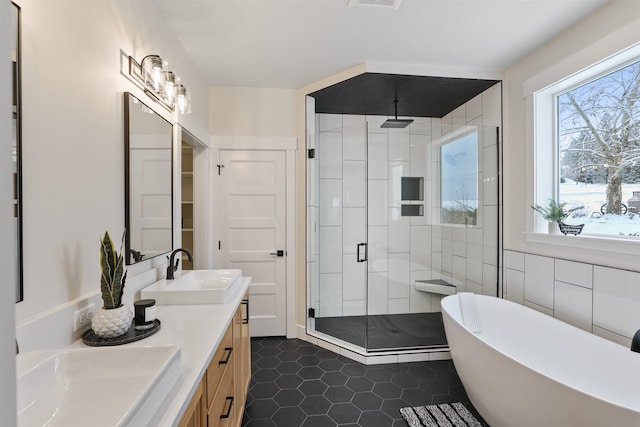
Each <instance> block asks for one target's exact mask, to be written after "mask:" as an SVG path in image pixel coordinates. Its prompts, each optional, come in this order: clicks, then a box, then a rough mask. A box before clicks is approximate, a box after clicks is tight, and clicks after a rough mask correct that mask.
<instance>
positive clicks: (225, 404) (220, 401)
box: [207, 359, 237, 427]
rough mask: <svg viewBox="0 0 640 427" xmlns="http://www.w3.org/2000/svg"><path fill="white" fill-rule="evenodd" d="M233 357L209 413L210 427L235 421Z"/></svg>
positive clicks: (227, 424)
mask: <svg viewBox="0 0 640 427" xmlns="http://www.w3.org/2000/svg"><path fill="white" fill-rule="evenodd" d="M233 363H234V361H233V359H231V360H230V361H229V364H228V365H229V366H228V367H227V369H225V370H224V373H223V375H222V379H221V380H220V386H219V387H218V391H217V392H216V394H215V396H214V398H213V404H212V405H211V409H209V413H208V415H207V420H208V426H209V427H218V426H219V427H224V426H230V425H233V423H234V418H235V411H234V410H235V405H236V404H237V402H235V401H234V400H235V398H234V395H233Z"/></svg>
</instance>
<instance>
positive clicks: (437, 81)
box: [309, 73, 499, 118]
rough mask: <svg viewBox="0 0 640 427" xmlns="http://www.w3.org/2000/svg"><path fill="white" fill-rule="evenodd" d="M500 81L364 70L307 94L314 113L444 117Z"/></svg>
mask: <svg viewBox="0 0 640 427" xmlns="http://www.w3.org/2000/svg"><path fill="white" fill-rule="evenodd" d="M498 82H499V80H480V79H462V78H453V77H427V76H408V75H400V74H381V73H364V74H361V75H359V76H356V77H352V78H350V79H348V80H345V81H343V82H340V83H337V84H335V85H333V86H329V87H327V88H324V89H321V90H318V91H316V92H313V93H310V94H309V96H312V97H314V98H315V100H316V113H328V114H368V115H381V116H393V115H394V114H395V112H394V105H393V100H394V99H395V98H396V96H397V98H398V101H399V102H398V116H415V117H439V118H441V117H443V116H444V115H446V114H447V113H449V112H451V111H453V110H455V109H456V108H457V107H459V106H461V105H462V104H464V103H465V102H467V101H469V100H470V99H472V98H473V97H475V96H477V95H479V94H480V93H482V92H484V91H485V90H487V89H488V88H490V87H491V86H493V85H494V84H496V83H498Z"/></svg>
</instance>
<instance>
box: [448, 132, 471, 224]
mask: <svg viewBox="0 0 640 427" xmlns="http://www.w3.org/2000/svg"><path fill="white" fill-rule="evenodd" d="M477 221H478V132H477V131H472V132H469V133H467V134H465V135H463V136H462V137H458V138H456V139H455V140H453V141H451V142H449V143H445V144H442V145H441V146H440V222H441V223H442V224H464V225H477Z"/></svg>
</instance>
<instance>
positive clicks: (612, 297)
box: [593, 266, 640, 338]
mask: <svg viewBox="0 0 640 427" xmlns="http://www.w3.org/2000/svg"><path fill="white" fill-rule="evenodd" d="M638 283H640V273H636V272H633V271H625V270H618V269H614V268H609V267H600V266H594V269H593V325H594V326H598V327H600V328H603V329H607V330H609V331H612V332H615V333H616V334H619V335H623V336H625V337H629V338H631V337H632V336H633V334H634V333H635V332H636V330H637V329H638V328H639V327H640V286H638Z"/></svg>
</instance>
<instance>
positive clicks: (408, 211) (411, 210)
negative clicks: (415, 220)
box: [400, 205, 424, 216]
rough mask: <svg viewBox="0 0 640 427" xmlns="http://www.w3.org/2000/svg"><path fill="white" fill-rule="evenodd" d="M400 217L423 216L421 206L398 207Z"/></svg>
mask: <svg viewBox="0 0 640 427" xmlns="http://www.w3.org/2000/svg"><path fill="white" fill-rule="evenodd" d="M400 215H401V216H424V206H423V205H402V206H400Z"/></svg>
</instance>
